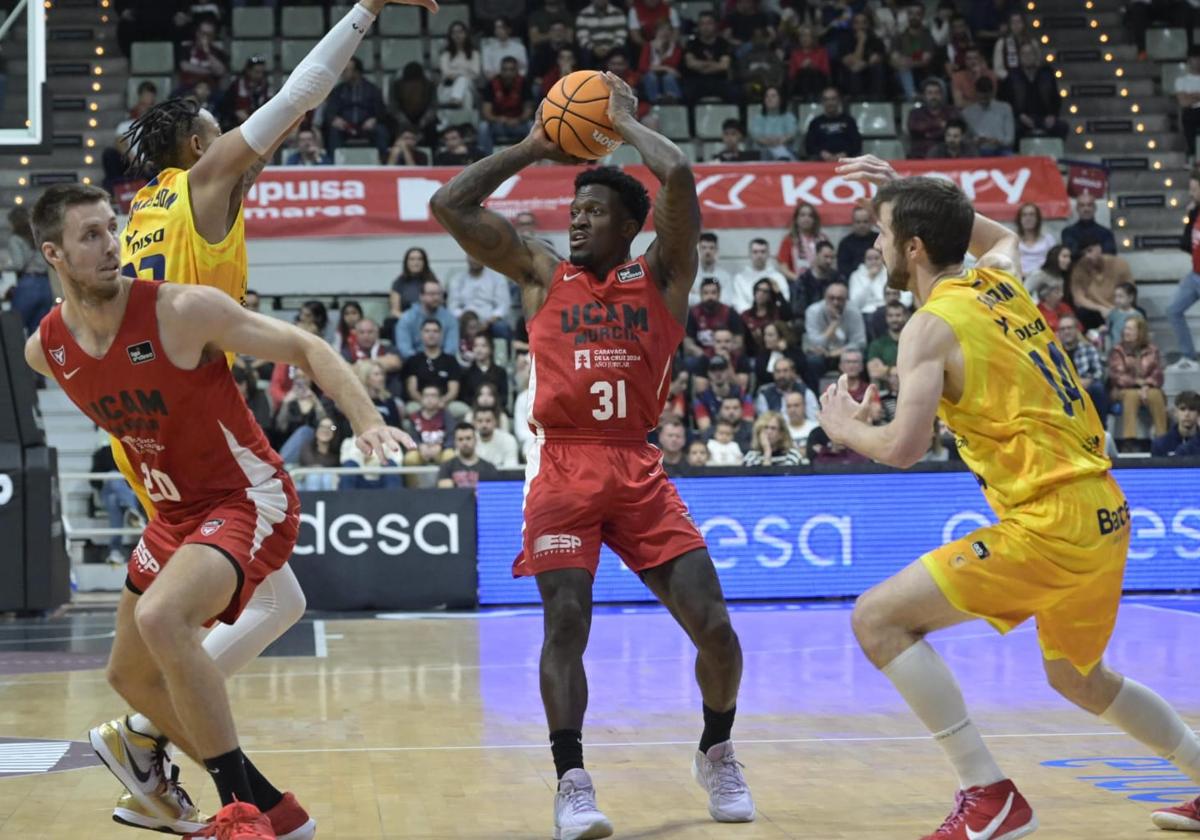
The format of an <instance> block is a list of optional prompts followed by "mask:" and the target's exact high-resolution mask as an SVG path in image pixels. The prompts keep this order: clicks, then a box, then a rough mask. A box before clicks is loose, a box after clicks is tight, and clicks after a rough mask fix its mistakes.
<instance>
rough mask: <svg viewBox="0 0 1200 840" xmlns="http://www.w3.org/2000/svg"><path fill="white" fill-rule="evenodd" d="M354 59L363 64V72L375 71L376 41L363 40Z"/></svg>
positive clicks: (355, 52)
mask: <svg viewBox="0 0 1200 840" xmlns="http://www.w3.org/2000/svg"><path fill="white" fill-rule="evenodd" d="M354 57H355V58H357V59H358V60H359V61H361V62H362V63H363V72H364V73H370V72H371V71H372V70H374V69H375V64H376V59H375V39H374V38H363V41H362V43H361V44H359V45H358V49H356V50H355V51H354Z"/></svg>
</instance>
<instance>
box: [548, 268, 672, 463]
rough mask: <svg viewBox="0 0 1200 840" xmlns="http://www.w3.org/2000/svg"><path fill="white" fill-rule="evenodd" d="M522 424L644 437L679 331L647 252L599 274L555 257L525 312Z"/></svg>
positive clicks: (551, 432) (559, 433) (661, 396)
mask: <svg viewBox="0 0 1200 840" xmlns="http://www.w3.org/2000/svg"><path fill="white" fill-rule="evenodd" d="M528 329H529V349H530V360H531V365H530V370H529V391H530V393H531V395H532V396H531V398H530V400H529V406H530V411H529V417H528V418H527V419H528V422H529V425H530V428H531V429H532V430H533V432H534V433H535V434H538V435H539V436H541V435H544V437H545V438H546V439H572V440H591V441H597V442H605V441H613V442H631V441H637V442H644V441H645V440H646V435H647V434H648V433H649V432H650V430H651V429H653V428H654V427H655V426H657V425H658V419H659V416H660V415H661V414H662V410H663V406H664V405H665V403H666V399H667V393H668V391H669V390H670V386H671V382H670V375H671V357H672V356H673V355H674V353H675V349H676V348H677V347H678V346H679V343H680V341H682V340H683V325H681V324H680V323H679V322H678V321H677V320H675V318H674V316H672V315H671V313H670V311H669V310H668V309H667V304H666V302H665V301H664V300H663V297H662V293H661V292H660V290H659V288H658V284H657V283H656V282H655V279H654V277H653V275H652V274H651V273H650V267H649V266H648V265H647V264H646V258H645V257H639V258H638V259H636V260H633V261H632V262H627V263H622V264H621V265H619V266H617V267H616V268H614V269H613V270H612V271H611V272H609V274H608V276H607V277H605V278H604V279H602V280H601V279H599V278H597V277H596V276H595V275H594V274H593V273H592V272H591V271H589V270H588V269H586V268H581V267H580V266H577V265H573V264H572V263H570V262H568V261H567V260H563V261H562V262H561V263H559V264H558V269H557V270H556V271H555V272H554V279H553V280H552V281H551V282H550V290H549V292H548V293H547V295H546V301H545V303H544V304H542V308H541V309H539V310H538V312H537V313H536V314H535V315H534V316H533V318H531V319H530V321H529V323H528Z"/></svg>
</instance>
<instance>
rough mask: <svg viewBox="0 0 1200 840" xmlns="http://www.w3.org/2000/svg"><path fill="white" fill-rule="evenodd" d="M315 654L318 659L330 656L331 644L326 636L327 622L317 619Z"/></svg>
mask: <svg viewBox="0 0 1200 840" xmlns="http://www.w3.org/2000/svg"><path fill="white" fill-rule="evenodd" d="M313 656H315V657H317V659H326V658H328V657H329V644H328V642H327V641H326V637H325V622H324V621H322V620H321V619H317V620H316V621H314V622H313Z"/></svg>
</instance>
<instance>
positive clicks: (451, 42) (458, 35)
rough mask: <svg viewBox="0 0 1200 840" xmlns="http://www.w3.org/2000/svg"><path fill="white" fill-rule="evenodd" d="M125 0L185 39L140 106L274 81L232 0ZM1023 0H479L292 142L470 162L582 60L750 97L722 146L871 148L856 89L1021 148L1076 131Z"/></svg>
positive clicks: (647, 85) (305, 158)
mask: <svg viewBox="0 0 1200 840" xmlns="http://www.w3.org/2000/svg"><path fill="white" fill-rule="evenodd" d="M117 5H118V6H119V7H121V8H120V12H121V17H120V21H121V23H120V27H121V29H120V42H121V45H122V48H123V49H125V50H126V51H127V52H128V48H129V45H130V44H131V43H132V42H133V41H134V40H139V39H147V40H160V39H162V38H163V37H164V33H169V34H170V36H171V37H172V38H173V39H174V41H175V43H176V51H177V62H176V73H175V76H174V89H173V90H170V91H164V90H158V89H157V87H156V86H155V84H154V83H153V82H152V81H146V82H144V83H143V84H142V86H141V87H140V88H139V89H138V99H137V102H136V103H135V105H134V107H133V108H132V109H131V112H130V115H129V116H130V118H136V117H137V116H138V115H139V114H140V113H141V112H142V111H144V110H145V108H147V107H149V106H150V105H152V104H153V103H154V102H155V101H156V99H157V98H162V97H167V96H187V97H190V98H192V99H194V100H195V101H196V102H198V103H199V104H201V105H202V106H204V107H206V108H208V109H209V110H211V111H212V112H213V113H214V114H215V115H216V116H217V118H218V120H219V121H220V123H221V125H222V127H223V128H225V129H226V130H228V129H229V128H232V127H234V126H237V125H239V124H240V123H241V122H242V121H243V120H245V119H246V117H247V116H249V114H251V113H253V111H254V110H255V109H257V108H258V107H260V106H261V105H262V104H263V103H264V102H265V101H266V100H267V99H268V98H269V97H270V96H271V95H272V93H273V92H274V89H275V86H276V82H277V77H274V78H273V76H272V72H271V71H272V69H273V59H271V58H268V57H266V56H263V55H252V56H250V57H249V58H248V59H247V60H246V61H245V63H244V64H243V66H241V67H234V66H231V64H230V52H231V50H230V48H229V46H230V38H231V37H232V35H233V32H232V26H231V14H230V12H231V9H230V5H231V4H230V0H223V1H222V2H209V1H208V0H205V2H199V1H198V2H194V3H191V4H187V3H182V4H164V3H157V2H150V0H124V2H119V3H118V4H117ZM309 5H314V4H311V3H310V4H309ZM315 5H320V4H319V3H317V4H315ZM1024 5H1025V4H1022V3H1019V2H1016V0H964V2H954V0H942V1H941V2H940V3H938V5H937V7H936V11H935V12H934V13H932V14H930V13H928V12H927V11H926V3H924V2H905V0H871V2H866V0H819V2H818V1H817V0H812V1H811V2H794V1H793V0H721V2H714V4H713V5H712V7H710V8H707V9H705V8H702V7H700V6H698V5H696V4H692V5H691V6H690V7H686V6H685V7H680V6H678V5H673V4H671V3H669V2H667V0H628V3H626V4H622V3H618V2H615V1H614V0H593V1H592V2H590V3H584V2H582V0H570V2H568V1H567V0H544V2H542V3H540V4H532V3H526V2H524V0H504V1H503V2H499V0H490V1H489V2H483V0H477V2H475V3H474V4H473V5H472V7H471V12H472V14H471V22H470V24H468V23H464V22H461V21H457V20H456V21H455V22H454V23H453V24H452V25H450V26H449V28H448V31H447V33H446V35H445V36H444V40H441V41H440V42H439V43H436V44H434V45H433V49H432V51H431V60H430V61H429V62H428V66H426V63H424V62H420V61H412V62H410V63H408V64H407V65H406V66H404V67H403V68H402V69H401V70H400V71H398V72H394V73H387V74H380V75H376V74H375V73H374V72H373V71H374V68H373V67H364V65H363V63H362V62H361V61H360V60H358V59H355V60H354V61H352V62H351V64H350V66H349V67H348V68H347V69H346V72H345V75H344V76H343V78H342V80H341V83H340V84H339V85H338V86H337V87H336V88H335V90H334V91H333V93H332V94H331V95H330V97H329V98H328V100H327V101H326V102H325V103H324V104H323V105H322V106H321V107H320V108H318V109H317V110H316V111H315V112H313V113H310V114H309V115H308V117H307V118H306V119H305V122H304V124H303V126H302V127H303V128H304V129H305V130H306V131H310V132H311V133H306V134H305V135H303V137H302V138H299V139H297V140H296V141H295V142H294V144H293V147H292V149H291V150H289V151H288V152H286V153H285V155H284V159H285V160H286V162H288V163H290V164H294V165H312V166H319V165H325V164H327V163H329V162H330V161H331V160H332V152H333V151H334V150H336V149H338V148H340V147H343V146H361V147H364V148H368V149H369V148H374V149H375V150H376V152H377V154H378V159H379V162H381V163H386V164H389V165H400V166H424V165H429V164H439V165H454V164H462V163H468V162H471V161H473V160H476V159H478V158H479V157H482V156H483V155H486V154H488V153H490V152H491V151H492V150H493V149H494V148H496V147H497V146H502V145H508V144H511V143H514V142H516V141H518V140H520V139H521V138H522V137H523V136H524V135H525V134H526V133H527V132H528V131H529V127H530V124H531V120H532V118H533V115H534V113H535V109H536V103H537V102H538V101H539V100H540V98H541V97H542V96H543V95H544V94H545V93H546V92H547V91H548V90H549V89H550V88H551V87H552V86H553V85H554V84H555V83H556V82H557V81H558V80H559V79H560V78H562V77H563V76H564V75H567V74H569V73H571V72H573V71H574V70H578V69H603V70H610V71H612V72H614V73H616V74H617V75H619V76H621V77H622V78H624V79H625V80H626V81H628V82H629V83H630V84H631V85H632V86H633V87H634V88H635V90H636V92H637V93H638V95H639V97H640V98H641V106H640V110H639V115H640V116H642V117H643V118H644V119H646V120H647V121H652V120H654V119H656V118H657V117H656V114H655V106H658V105H670V104H686V105H695V104H698V103H705V102H718V103H735V104H737V105H739V106H742V109H741V112H742V113H743V114H744V115H745V118H744V119H731V120H729V121H728V122H727V123H726V125H725V138H724V139H725V145H724V146H723V148H722V149H721V150H720V151H717V152H714V153H713V154H712V159H713V160H724V161H730V160H759V159H761V160H797V159H800V160H804V159H807V160H829V159H834V158H836V157H837V156H839V155H843V154H851V155H853V154H858V153H859V152H860V151H861V148H862V138H861V136H860V132H859V126H858V125H857V123H856V120H855V118H854V117H853V116H852V115H850V114H849V113H847V112H846V110H845V104H846V102H847V101H856V102H858V101H870V102H879V101H888V102H891V101H898V102H899V101H908V102H913V103H915V105H916V107H915V108H914V109H913V110H912V111H911V112H910V113H909V114H908V116H907V118H906V121H905V125H904V127H903V128H904V132H905V134H906V136H907V137H908V138H910V147H909V149H908V154H909V156H910V157H960V156H967V155H1007V154H1012V153H1013V152H1014V150H1015V148H1016V145H1017V143H1018V142H1019V140H1020V139H1021V138H1023V137H1029V136H1058V137H1062V136H1064V135H1065V134H1066V132H1067V124H1066V122H1065V120H1063V119H1062V102H1061V97H1060V94H1059V88H1058V84H1057V83H1056V81H1055V78H1054V74H1053V72H1052V70H1051V68H1050V66H1049V64H1048V63H1047V61H1046V58H1045V56H1044V55H1043V53H1042V50H1041V45H1040V43H1039V41H1038V40H1037V39H1036V38H1035V37H1034V30H1033V29H1032V28H1031V27H1030V26H1029V24H1028V23H1027V21H1026V18H1025V9H1024ZM180 9H182V11H181V10H180ZM417 35H419V33H417V32H414V33H413V36H417ZM427 37H429V38H431V39H432V38H434V36H432V35H430V36H427ZM439 37H440V36H439ZM818 101H819V102H820V103H821V105H822V112H821V113H819V114H818V115H817V116H815V117H814V118H813V119H811V121H810V122H809V123H808V124H807V125H802V124H800V123H799V122H798V119H797V113H796V109H795V108H794V107H793V106H795V105H797V104H799V103H807V102H818ZM116 151H117V152H118V155H117V156H116V157H114V158H113V161H112V162H113V164H114V165H115V164H117V163H118V162H119V160H120V157H119V152H120V151H121V150H120V149H119V147H118V148H117V149H116Z"/></svg>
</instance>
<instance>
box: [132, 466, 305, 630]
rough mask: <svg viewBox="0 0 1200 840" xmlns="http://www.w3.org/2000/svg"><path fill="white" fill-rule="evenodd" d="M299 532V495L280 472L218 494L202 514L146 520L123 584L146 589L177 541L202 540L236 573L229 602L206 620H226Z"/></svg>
mask: <svg viewBox="0 0 1200 840" xmlns="http://www.w3.org/2000/svg"><path fill="white" fill-rule="evenodd" d="M299 532H300V497H299V496H297V495H296V487H295V485H293V484H292V479H291V477H290V476H288V475H287V474H286V473H280V474H277V475H276V477H275V478H273V479H270V480H269V481H265V482H263V483H262V484H260V485H258V486H257V487H254V488H252V489H249V490H245V491H240V492H238V493H235V494H233V495H231V496H229V497H227V498H225V499H222V500H219V501H218V502H216V503H215V504H214V505H213V506H212V507H210V508H209V509H208V510H207V511H206V512H205V513H204V514H198V515H196V516H194V517H191V518H189V519H186V520H181V521H173V522H166V521H164V519H163V518H162V517H161V516H159V517H155V518H154V519H152V520H151V521H150V524H149V525H147V526H146V530H145V531H143V532H142V538H141V540H139V541H138V544H137V545H136V546H135V547H134V549H133V555H132V556H131V557H130V558H129V580H128V582H127V585H128V586H129V588H130V589H131V590H133V591H134V592H135V593H137V594H139V595H140V594H141V593H143V592H145V591H146V589H147V587H149V586H150V584H152V583H154V579H155V578H156V577H158V574H159V572H161V571H162V570H163V569H164V568H165V567H166V565H167V563H169V562H170V561H171V557H172V556H173V555H174V554H175V552H176V551H178V550H179V549H180V547H181V546H185V545H188V544H191V543H195V544H197V545H207V546H211V547H212V548H215V549H216V550H217V551H219V552H221V553H222V554H224V555H225V556H226V557H228V558H229V561H230V562H231V563H233V565H234V568H236V569H237V573H238V588H237V592H235V593H234V596H233V598H232V599H230V601H229V606H228V607H227V608H226V609H225V610H224V611H223V612H221V613H218V614H217V615H215V616H213V618H212V620H210V621H209V622H207V623H206V626H208V625H211V624H212V623H213V622H215V621H223V622H224V623H226V624H232V623H233V622H234V621H236V620H237V617H238V616H239V615H241V613H242V610H243V609H245V608H246V603H247V602H248V601H249V600H250V598H251V596H253V595H254V590H255V589H257V588H258V585H259V584H260V583H262V582H263V580H265V579H266V577H267V575H269V574H271V573H272V572H274V571H276V570H278V569H279V568H281V567H282V566H283V564H284V563H286V562H287V561H288V558H289V557H291V556H292V549H293V548H294V547H295V545H296V537H297V536H298V535H299Z"/></svg>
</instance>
